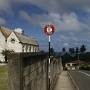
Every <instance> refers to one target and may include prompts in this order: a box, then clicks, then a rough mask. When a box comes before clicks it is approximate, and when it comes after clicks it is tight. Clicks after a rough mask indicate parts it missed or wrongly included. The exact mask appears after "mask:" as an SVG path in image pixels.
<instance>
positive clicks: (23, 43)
mask: <svg viewBox="0 0 90 90" xmlns="http://www.w3.org/2000/svg"><path fill="white" fill-rule="evenodd" d="M5 49H7V50H11V51H13V52H39V44H38V42H37V41H36V40H35V39H33V38H30V37H27V36H25V35H24V34H23V33H21V34H20V33H17V32H15V31H13V30H10V29H7V28H5V27H2V26H0V61H4V56H3V55H2V54H1V52H2V50H5Z"/></svg>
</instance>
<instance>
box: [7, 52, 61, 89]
mask: <svg viewBox="0 0 90 90" xmlns="http://www.w3.org/2000/svg"><path fill="white" fill-rule="evenodd" d="M8 60H9V62H8V90H48V85H49V83H48V54H47V53H40V52H34V53H13V54H9V55H8ZM59 62H60V60H56V59H54V58H53V57H52V58H51V65H50V67H51V70H50V71H51V72H50V87H51V90H52V88H53V84H54V83H55V81H56V79H57V75H58V74H59V73H60V68H59V67H60V64H59Z"/></svg>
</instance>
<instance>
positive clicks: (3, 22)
mask: <svg viewBox="0 0 90 90" xmlns="http://www.w3.org/2000/svg"><path fill="white" fill-rule="evenodd" d="M0 24H1V25H4V24H6V20H5V19H4V18H1V17H0Z"/></svg>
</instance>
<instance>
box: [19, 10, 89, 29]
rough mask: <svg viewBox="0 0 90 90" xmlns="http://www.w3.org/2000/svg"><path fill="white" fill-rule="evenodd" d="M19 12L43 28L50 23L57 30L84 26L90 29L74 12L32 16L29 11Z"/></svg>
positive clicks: (27, 19)
mask: <svg viewBox="0 0 90 90" xmlns="http://www.w3.org/2000/svg"><path fill="white" fill-rule="evenodd" d="M19 14H20V17H21V18H22V19H24V20H26V21H28V22H29V23H32V24H34V25H37V26H41V27H42V28H43V27H44V26H45V25H46V24H49V23H50V24H53V25H54V26H55V28H56V31H61V30H65V31H80V30H83V28H84V29H85V28H86V29H89V26H88V25H85V24H84V23H83V22H80V21H79V20H78V16H77V15H76V14H75V13H74V12H71V13H69V14H68V13H67V14H62V15H61V14H59V13H48V14H43V15H36V14H33V15H32V16H30V15H29V14H28V13H27V12H25V11H22V10H21V11H19Z"/></svg>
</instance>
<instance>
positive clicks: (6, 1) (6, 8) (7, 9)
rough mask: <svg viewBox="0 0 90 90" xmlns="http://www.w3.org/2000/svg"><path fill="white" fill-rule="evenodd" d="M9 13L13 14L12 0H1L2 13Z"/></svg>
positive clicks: (0, 11) (0, 10) (0, 9)
mask: <svg viewBox="0 0 90 90" xmlns="http://www.w3.org/2000/svg"><path fill="white" fill-rule="evenodd" d="M3 13H7V14H9V15H12V14H13V12H12V5H11V1H10V0H0V14H3Z"/></svg>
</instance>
